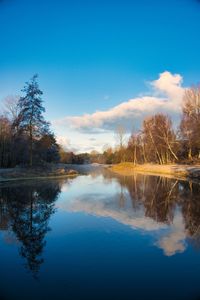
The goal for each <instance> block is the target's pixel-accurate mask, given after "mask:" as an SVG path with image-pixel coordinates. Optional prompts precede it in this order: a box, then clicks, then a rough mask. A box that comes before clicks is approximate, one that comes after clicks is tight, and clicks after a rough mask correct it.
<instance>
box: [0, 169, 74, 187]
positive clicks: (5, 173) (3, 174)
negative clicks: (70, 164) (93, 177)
mask: <svg viewBox="0 0 200 300" xmlns="http://www.w3.org/2000/svg"><path fill="white" fill-rule="evenodd" d="M78 175H80V173H79V172H78V171H76V170H74V169H71V168H66V167H65V168H64V167H60V166H59V165H58V166H52V169H48V168H42V167H39V168H32V169H31V168H12V169H0V183H4V182H8V181H17V180H21V181H22V180H34V179H39V180H44V179H53V178H70V177H76V176H78Z"/></svg>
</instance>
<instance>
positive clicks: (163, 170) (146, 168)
mask: <svg viewBox="0 0 200 300" xmlns="http://www.w3.org/2000/svg"><path fill="white" fill-rule="evenodd" d="M109 170H111V171H112V172H114V173H117V174H121V175H124V176H129V175H133V174H134V173H148V174H152V175H153V174H155V175H158V174H160V175H169V176H175V177H179V178H191V179H200V165H178V164H172V165H155V164H144V165H134V164H133V163H121V164H116V165H112V166H111V167H110V168H109Z"/></svg>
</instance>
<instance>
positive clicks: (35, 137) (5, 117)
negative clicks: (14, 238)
mask: <svg viewBox="0 0 200 300" xmlns="http://www.w3.org/2000/svg"><path fill="white" fill-rule="evenodd" d="M22 93H23V96H21V97H19V98H17V99H16V98H15V97H13V98H7V99H6V100H5V102H4V109H3V110H2V112H1V114H0V168H11V167H15V166H18V165H23V166H29V167H32V166H34V165H44V164H48V163H59V162H61V163H66V164H83V163H104V164H114V163H120V162H132V163H134V164H145V163H155V164H161V165H163V164H169V163H199V162H200V134H199V133H200V87H199V86H193V87H191V88H189V89H186V90H185V94H184V97H183V100H182V114H181V119H180V124H179V125H178V127H177V128H175V126H174V125H173V123H172V120H171V118H170V117H169V116H168V115H165V114H163V113H157V114H155V115H152V116H148V117H146V118H145V119H144V120H143V123H142V126H141V129H140V130H138V131H137V132H134V133H132V134H131V135H130V136H129V137H128V138H127V134H126V131H125V129H124V127H123V126H121V125H119V126H118V127H117V129H116V132H115V138H116V147H109V146H108V147H104V150H103V151H102V153H99V152H97V151H92V152H91V153H80V154H75V153H73V152H71V151H67V150H66V149H64V148H63V147H62V146H61V145H59V144H58V143H57V141H56V137H55V134H54V133H53V131H52V130H51V126H50V123H49V122H48V121H46V120H45V118H44V112H45V108H44V105H43V100H42V95H43V92H42V91H41V90H40V88H39V84H38V76H37V75H34V76H33V77H32V78H31V80H30V81H29V82H26V84H25V86H24V88H23V89H22ZM133 123H134V120H133ZM103 146H104V145H102V148H103Z"/></svg>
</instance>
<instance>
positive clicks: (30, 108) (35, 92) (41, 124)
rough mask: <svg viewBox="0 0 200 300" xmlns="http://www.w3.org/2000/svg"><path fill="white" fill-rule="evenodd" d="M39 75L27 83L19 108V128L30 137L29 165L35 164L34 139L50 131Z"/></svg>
mask: <svg viewBox="0 0 200 300" xmlns="http://www.w3.org/2000/svg"><path fill="white" fill-rule="evenodd" d="M37 78H38V76H37V75H34V76H33V77H32V78H31V80H30V82H27V83H26V85H25V87H24V88H23V89H22V92H24V93H25V96H24V97H21V98H20V99H19V102H18V106H19V110H20V113H19V118H18V119H19V128H20V129H21V130H22V131H24V132H26V133H27V134H28V136H29V164H30V166H32V164H33V144H34V139H37V138H39V137H41V135H42V134H43V132H44V131H46V130H48V127H49V123H47V122H46V121H45V119H44V116H43V113H44V112H45V108H44V107H43V103H42V102H43V101H42V99H41V96H42V94H43V92H42V91H41V90H40V88H39V85H38V82H37Z"/></svg>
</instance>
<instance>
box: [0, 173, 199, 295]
mask: <svg viewBox="0 0 200 300" xmlns="http://www.w3.org/2000/svg"><path fill="white" fill-rule="evenodd" d="M199 274H200V183H194V182H188V181H183V180H182V181H181V180H176V179H171V178H166V177H160V176H147V175H139V174H135V175H134V176H131V177H123V176H117V175H113V174H111V173H110V172H109V171H107V170H104V169H98V168H97V169H96V170H95V169H94V170H92V171H91V172H87V173H86V174H85V175H83V176H78V177H76V178H69V179H56V180H50V179H49V180H34V181H28V180H27V181H18V182H17V181H16V182H12V183H11V182H10V183H4V184H3V183H1V186H0V278H1V281H0V299H3V300H10V299H97V298H98V299H99V298H100V299H175V300H179V299H194V300H195V299H196V300H197V299H200V284H199Z"/></svg>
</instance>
